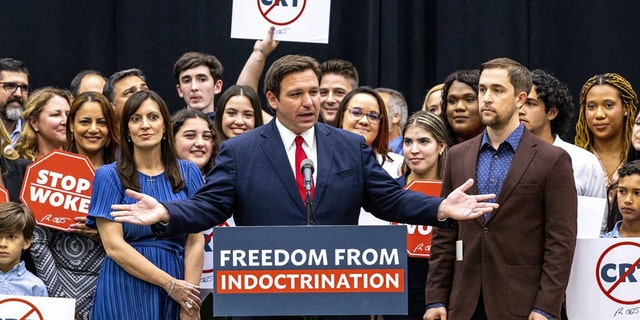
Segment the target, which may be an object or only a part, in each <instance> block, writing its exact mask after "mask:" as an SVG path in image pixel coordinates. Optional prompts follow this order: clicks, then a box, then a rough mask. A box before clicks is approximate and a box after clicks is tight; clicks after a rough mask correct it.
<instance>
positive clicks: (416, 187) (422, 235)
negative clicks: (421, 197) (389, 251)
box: [392, 180, 442, 258]
mask: <svg viewBox="0 0 640 320" xmlns="http://www.w3.org/2000/svg"><path fill="white" fill-rule="evenodd" d="M405 189H409V190H413V191H417V192H420V193H423V194H426V195H429V196H434V197H439V196H440V189H442V181H440V180H414V181H411V183H409V184H408V185H406V186H405ZM392 224H397V223H395V222H393V223H392ZM432 230H433V228H432V227H431V226H417V225H410V224H408V225H407V254H408V255H409V257H412V258H429V257H430V256H431V231H432Z"/></svg>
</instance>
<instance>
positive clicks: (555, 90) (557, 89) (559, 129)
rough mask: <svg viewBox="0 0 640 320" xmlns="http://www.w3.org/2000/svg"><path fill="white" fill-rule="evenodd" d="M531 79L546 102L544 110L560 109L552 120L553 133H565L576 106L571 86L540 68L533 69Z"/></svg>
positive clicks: (541, 98) (539, 95)
mask: <svg viewBox="0 0 640 320" xmlns="http://www.w3.org/2000/svg"><path fill="white" fill-rule="evenodd" d="M531 80H532V81H533V84H534V85H535V86H536V93H537V94H538V99H539V100H542V101H543V102H544V105H545V110H544V111H545V112H547V111H549V108H553V107H555V108H556V109H557V110H558V114H557V115H556V117H555V118H554V119H553V120H551V133H552V134H554V135H556V134H557V135H561V134H564V133H565V132H566V131H567V129H568V128H569V124H570V123H571V116H572V115H573V108H574V106H573V97H572V96H571V93H569V87H567V85H566V84H564V83H562V82H560V80H558V79H557V78H556V77H554V76H553V75H552V74H550V73H548V72H546V71H544V70H540V69H536V70H533V71H531Z"/></svg>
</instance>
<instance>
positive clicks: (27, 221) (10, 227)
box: [0, 201, 36, 239]
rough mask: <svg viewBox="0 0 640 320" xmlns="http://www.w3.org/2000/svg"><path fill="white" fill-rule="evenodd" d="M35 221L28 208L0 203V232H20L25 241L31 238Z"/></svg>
mask: <svg viewBox="0 0 640 320" xmlns="http://www.w3.org/2000/svg"><path fill="white" fill-rule="evenodd" d="M35 226H36V219H35V217H34V216H33V213H32V212H31V209H29V207H27V206H25V205H23V204H20V203H17V202H11V201H10V202H4V203H0V232H5V233H8V232H18V231H20V232H22V236H24V238H25V239H31V238H33V230H34V229H35Z"/></svg>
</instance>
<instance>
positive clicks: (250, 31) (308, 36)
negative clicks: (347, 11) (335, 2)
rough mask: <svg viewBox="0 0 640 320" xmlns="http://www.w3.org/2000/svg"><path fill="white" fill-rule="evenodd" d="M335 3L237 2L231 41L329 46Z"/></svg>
mask: <svg viewBox="0 0 640 320" xmlns="http://www.w3.org/2000/svg"><path fill="white" fill-rule="evenodd" d="M330 12H331V0H320V1H317V0H314V1H311V0H233V10H232V15H231V38H239V39H263V38H264V36H265V34H266V31H267V30H268V29H269V27H270V26H274V27H275V28H276V30H275V32H274V36H273V38H274V40H279V41H293V42H311V43H329V16H330Z"/></svg>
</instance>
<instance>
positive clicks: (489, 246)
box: [426, 130, 577, 320]
mask: <svg viewBox="0 0 640 320" xmlns="http://www.w3.org/2000/svg"><path fill="white" fill-rule="evenodd" d="M481 140H482V135H479V136H477V137H475V138H473V139H471V140H469V141H466V142H464V143H461V144H459V145H456V146H454V147H453V148H451V150H450V152H449V155H448V156H447V163H446V165H445V172H444V178H443V184H442V195H443V196H446V195H448V194H449V193H450V192H451V191H453V189H454V188H455V187H457V186H459V185H461V184H462V183H464V182H465V181H466V180H467V179H469V178H474V180H475V179H476V163H477V160H478V152H479V150H480V142H481ZM468 193H469V194H477V193H478V189H477V187H476V185H475V184H474V185H473V187H472V188H471V189H470V190H469V191H468ZM497 202H498V203H499V204H500V208H498V209H497V210H496V211H494V212H493V213H492V214H491V216H490V218H489V219H488V221H485V219H484V218H483V217H481V218H478V219H475V220H471V221H461V222H457V223H455V224H454V227H453V228H451V229H436V230H435V232H434V235H433V243H432V247H431V261H430V263H429V275H428V281H427V290H426V302H427V304H429V303H438V302H440V303H446V304H447V310H448V319H456V320H457V319H469V318H470V317H471V316H472V314H473V312H474V310H475V308H476V305H477V302H478V298H479V296H480V292H482V295H483V299H484V305H485V311H486V314H487V316H488V318H489V319H526V318H527V317H528V316H529V314H530V313H531V311H532V310H533V308H538V309H540V310H543V311H546V312H548V313H551V314H553V315H554V316H555V317H556V318H559V316H560V305H561V303H562V300H563V296H564V293H565V289H566V286H567V282H568V281H569V273H570V272H571V263H572V261H573V253H574V249H575V244H576V233H577V221H576V219H577V194H576V188H575V184H574V178H573V170H572V168H571V158H570V157H569V155H568V154H567V153H566V152H565V151H564V150H562V149H560V148H557V147H554V146H553V145H551V144H549V143H546V142H544V141H542V140H540V139H538V138H536V137H535V136H533V135H532V134H531V133H529V132H528V131H527V130H524V133H523V135H522V140H521V141H520V143H519V145H518V149H517V150H516V153H515V155H514V157H513V161H512V163H511V166H510V168H509V172H508V173H507V176H506V178H505V181H504V183H503V185H502V189H501V190H500V194H499V195H498V197H497ZM457 240H462V243H463V245H462V246H463V249H462V251H463V259H462V261H456V241H457Z"/></svg>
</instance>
